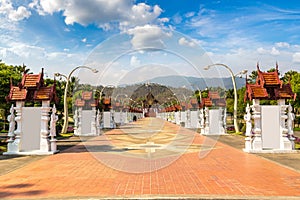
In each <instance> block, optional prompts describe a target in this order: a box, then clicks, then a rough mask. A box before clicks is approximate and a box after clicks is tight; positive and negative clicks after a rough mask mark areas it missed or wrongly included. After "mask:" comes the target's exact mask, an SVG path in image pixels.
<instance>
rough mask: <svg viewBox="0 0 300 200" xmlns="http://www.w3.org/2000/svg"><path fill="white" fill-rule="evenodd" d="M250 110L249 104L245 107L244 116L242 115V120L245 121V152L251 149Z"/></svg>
mask: <svg viewBox="0 0 300 200" xmlns="http://www.w3.org/2000/svg"><path fill="white" fill-rule="evenodd" d="M251 119H252V118H251V108H250V106H249V104H247V107H246V114H245V115H244V120H245V121H246V133H245V135H246V138H245V150H246V151H249V150H251V149H252V145H251V139H252V120H251Z"/></svg>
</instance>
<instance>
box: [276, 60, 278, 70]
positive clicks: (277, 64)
mask: <svg viewBox="0 0 300 200" xmlns="http://www.w3.org/2000/svg"><path fill="white" fill-rule="evenodd" d="M276 72H278V62H277V61H276Z"/></svg>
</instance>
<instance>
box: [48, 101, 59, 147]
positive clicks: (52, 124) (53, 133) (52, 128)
mask: <svg viewBox="0 0 300 200" xmlns="http://www.w3.org/2000/svg"><path fill="white" fill-rule="evenodd" d="M50 118H51V119H50V136H51V139H50V150H51V151H52V152H56V151H57V145H56V141H57V140H56V138H55V137H56V122H57V120H58V116H57V115H56V107H55V104H54V105H53V107H52V113H51V117H50Z"/></svg>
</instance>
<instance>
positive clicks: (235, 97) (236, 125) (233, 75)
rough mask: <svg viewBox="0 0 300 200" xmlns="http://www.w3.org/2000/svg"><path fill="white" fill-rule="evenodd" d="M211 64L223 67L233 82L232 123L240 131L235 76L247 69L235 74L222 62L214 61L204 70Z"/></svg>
mask: <svg viewBox="0 0 300 200" xmlns="http://www.w3.org/2000/svg"><path fill="white" fill-rule="evenodd" d="M213 66H222V67H225V68H226V69H227V70H228V71H229V73H230V75H231V80H232V84H233V91H234V105H233V124H234V129H235V132H236V133H238V132H240V130H239V126H238V122H237V101H238V99H237V89H236V82H235V76H237V75H240V74H246V73H247V72H248V71H247V70H242V71H241V72H239V73H237V74H234V73H233V72H232V70H231V69H230V68H229V67H228V66H227V65H225V64H222V63H216V64H212V65H208V66H206V67H204V70H209V69H210V68H211V67H213Z"/></svg>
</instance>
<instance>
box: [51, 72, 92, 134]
mask: <svg viewBox="0 0 300 200" xmlns="http://www.w3.org/2000/svg"><path fill="white" fill-rule="evenodd" d="M80 68H84V69H89V70H91V71H92V72H93V73H98V70H96V69H93V68H90V67H87V66H78V67H75V68H74V69H73V70H72V71H71V72H70V73H69V75H68V76H66V75H63V74H60V73H55V74H54V76H62V77H64V78H66V81H67V82H66V87H65V92H64V117H65V118H64V124H63V127H62V130H61V133H66V132H67V129H68V124H69V120H68V118H69V114H68V102H67V93H68V89H69V82H70V78H71V76H72V74H73V72H74V71H75V70H77V69H80Z"/></svg>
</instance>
